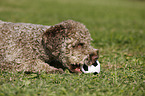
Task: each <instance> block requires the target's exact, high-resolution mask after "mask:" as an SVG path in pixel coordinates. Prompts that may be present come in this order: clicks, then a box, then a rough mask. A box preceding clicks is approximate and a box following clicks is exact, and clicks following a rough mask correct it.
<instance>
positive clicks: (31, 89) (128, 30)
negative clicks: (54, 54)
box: [0, 0, 145, 96]
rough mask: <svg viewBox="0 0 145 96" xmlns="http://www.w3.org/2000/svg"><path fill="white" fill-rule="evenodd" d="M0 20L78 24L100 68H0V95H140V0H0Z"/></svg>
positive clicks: (143, 17)
mask: <svg viewBox="0 0 145 96" xmlns="http://www.w3.org/2000/svg"><path fill="white" fill-rule="evenodd" d="M0 19H1V20H3V21H8V22H24V23H33V24H43V25H54V24H57V23H59V22H61V21H63V20H67V19H73V20H75V21H79V22H82V23H84V24H85V25H86V26H87V28H88V29H89V31H90V33H91V36H92V38H93V40H94V41H92V45H93V46H94V47H95V48H98V49H100V59H99V61H100V63H101V72H100V73H99V74H98V75H93V74H81V75H80V74H70V73H69V72H68V71H67V70H66V73H65V74H45V73H41V74H24V73H11V72H7V71H5V72H2V71H1V72H0V96H14V95H17V96H37V95H40V96H55V95H56V96H65V95H66V96H132V95H135V96H145V91H144V90H145V1H144V0H0Z"/></svg>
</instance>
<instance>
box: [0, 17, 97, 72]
mask: <svg viewBox="0 0 145 96" xmlns="http://www.w3.org/2000/svg"><path fill="white" fill-rule="evenodd" d="M91 40H92V38H91V36H90V33H89V31H88V29H87V28H86V26H85V25H83V24H82V23H80V22H76V21H73V20H66V21H63V22H61V23H59V24H56V25H54V26H44V25H37V24H29V23H11V22H4V21H0V68H1V70H2V71H4V70H11V71H19V72H20V71H23V72H46V73H56V72H59V73H63V72H64V70H65V69H68V70H69V71H70V72H72V73H81V70H80V65H83V64H86V65H92V64H93V63H94V62H95V61H96V60H97V59H98V58H99V51H98V49H95V48H93V47H92V46H91Z"/></svg>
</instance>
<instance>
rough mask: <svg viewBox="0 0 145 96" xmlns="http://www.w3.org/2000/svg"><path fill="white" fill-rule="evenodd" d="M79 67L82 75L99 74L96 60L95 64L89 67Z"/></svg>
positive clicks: (98, 64)
mask: <svg viewBox="0 0 145 96" xmlns="http://www.w3.org/2000/svg"><path fill="white" fill-rule="evenodd" d="M80 67H81V71H82V72H83V73H94V74H98V73H99V72H100V63H99V61H98V60H96V62H95V63H94V64H92V65H90V66H88V65H86V64H84V65H82V66H80Z"/></svg>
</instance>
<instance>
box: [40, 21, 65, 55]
mask: <svg viewBox="0 0 145 96" xmlns="http://www.w3.org/2000/svg"><path fill="white" fill-rule="evenodd" d="M66 31H67V28H65V26H64V25H63V24H58V25H55V26H51V27H50V28H49V29H47V30H46V31H45V32H44V34H43V35H42V45H43V47H44V49H45V51H46V53H48V52H49V53H48V54H52V53H54V52H55V51H56V50H58V47H60V45H61V43H62V40H63V39H64V38H65V37H66V33H67V32H66Z"/></svg>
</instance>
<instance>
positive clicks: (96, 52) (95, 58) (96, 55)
mask: <svg viewBox="0 0 145 96" xmlns="http://www.w3.org/2000/svg"><path fill="white" fill-rule="evenodd" d="M98 58H99V50H98V49H95V51H94V52H93V53H91V54H90V59H91V61H92V62H93V63H94V62H95V61H96V60H97V59H98Z"/></svg>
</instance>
